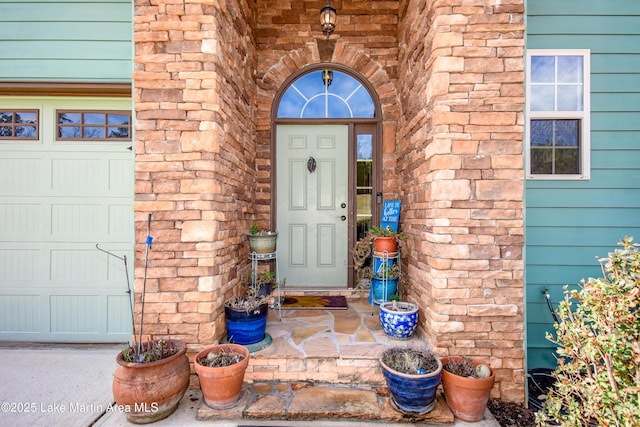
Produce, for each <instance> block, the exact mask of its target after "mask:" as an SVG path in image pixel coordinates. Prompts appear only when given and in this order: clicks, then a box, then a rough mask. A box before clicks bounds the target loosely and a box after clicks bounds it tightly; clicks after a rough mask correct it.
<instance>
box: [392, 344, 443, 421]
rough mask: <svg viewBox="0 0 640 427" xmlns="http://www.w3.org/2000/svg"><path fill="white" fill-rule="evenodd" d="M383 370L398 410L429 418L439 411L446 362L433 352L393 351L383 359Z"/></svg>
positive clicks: (393, 348) (403, 349) (423, 350)
mask: <svg viewBox="0 0 640 427" xmlns="http://www.w3.org/2000/svg"><path fill="white" fill-rule="evenodd" d="M380 367H381V368H382V374H383V375H384V378H385V381H386V383H387V387H388V388H389V394H390V395H391V403H392V404H393V406H394V407H395V408H396V409H398V410H399V411H401V412H405V413H408V414H426V413H427V412H429V411H431V410H432V409H433V408H434V407H435V404H436V391H437V389H438V384H440V379H441V376H442V362H441V361H440V359H439V358H438V357H437V356H436V355H435V354H433V352H431V351H430V350H427V349H417V348H405V347H390V348H388V349H386V350H385V351H384V352H383V353H382V354H381V355H380Z"/></svg>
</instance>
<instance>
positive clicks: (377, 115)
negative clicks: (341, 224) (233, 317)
mask: <svg viewBox="0 0 640 427" xmlns="http://www.w3.org/2000/svg"><path fill="white" fill-rule="evenodd" d="M326 68H331V69H333V70H336V71H341V72H343V73H345V74H349V75H350V76H351V77H353V78H354V79H356V80H358V82H360V83H361V84H362V86H363V87H365V88H366V90H367V91H368V92H369V95H371V99H372V100H373V104H374V108H375V112H374V117H373V118H355V119H351V118H349V119H337V118H333V119H332V118H329V119H294V118H286V119H282V118H278V117H277V115H278V107H279V105H280V100H281V98H282V96H283V94H284V93H285V91H286V90H287V89H288V88H289V86H290V85H291V84H292V83H293V82H294V81H295V80H296V79H297V78H298V77H300V76H301V75H303V74H306V73H309V72H312V71H315V70H321V69H326ZM285 124H295V125H309V126H313V125H340V124H344V125H348V139H349V147H348V150H347V152H348V157H349V160H348V161H349V173H348V178H347V183H348V184H347V185H348V186H349V189H348V197H349V206H350V207H351V208H352V209H350V211H349V225H348V237H347V245H348V247H347V249H348V253H351V250H352V249H353V246H354V245H355V243H356V232H357V221H356V215H357V209H356V205H355V201H356V198H355V196H356V195H355V184H356V183H355V179H356V170H355V169H356V147H355V135H356V133H355V128H356V126H357V125H359V124H369V125H374V126H375V130H374V144H373V172H372V174H373V178H374V179H373V183H372V186H373V194H372V207H371V215H372V223H373V224H377V218H379V217H380V210H381V204H378V203H376V202H375V197H376V196H375V195H376V193H378V192H380V193H382V191H383V189H382V174H383V169H382V155H383V148H382V147H383V144H382V135H383V133H382V107H381V104H380V99H379V97H378V93H377V92H376V90H375V89H374V87H373V86H372V85H371V83H369V81H368V80H367V79H366V78H364V76H362V75H361V74H360V73H358V72H356V71H354V70H352V69H351V68H349V67H346V66H344V65H341V64H335V63H331V62H321V63H317V64H313V65H309V66H307V67H304V68H301V69H299V70H297V71H296V72H294V73H293V74H291V75H290V76H289V77H288V78H287V79H286V80H285V81H284V82H283V83H282V85H281V86H280V87H279V88H278V90H277V92H276V95H275V97H274V99H273V104H272V106H271V120H270V129H269V133H270V139H271V141H270V153H271V155H270V163H271V171H272V173H271V174H270V175H271V179H270V181H271V182H270V186H271V203H270V206H269V208H270V209H269V210H270V212H271V214H270V223H271V224H273V225H275V224H277V197H278V194H277V188H278V187H277V181H276V174H275V173H273V171H275V169H276V167H277V159H276V157H277V153H276V151H277V150H276V146H277V139H276V138H277V127H278V125H285ZM347 269H348V272H347V278H348V279H347V280H348V283H347V288H353V287H354V286H355V271H354V266H353V259H352V257H348V260H347Z"/></svg>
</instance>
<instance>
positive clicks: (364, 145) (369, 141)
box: [356, 134, 373, 160]
mask: <svg viewBox="0 0 640 427" xmlns="http://www.w3.org/2000/svg"><path fill="white" fill-rule="evenodd" d="M356 152H357V156H358V160H371V159H373V135H366V134H360V135H358V138H357V150H356Z"/></svg>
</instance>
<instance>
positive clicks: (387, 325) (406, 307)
mask: <svg viewBox="0 0 640 427" xmlns="http://www.w3.org/2000/svg"><path fill="white" fill-rule="evenodd" d="M394 303H395V306H394ZM380 324H381V325H382V329H383V330H384V333H385V334H387V335H388V336H390V337H391V338H396V339H407V338H409V337H410V336H411V335H413V332H414V331H415V330H416V326H418V306H417V305H415V304H413V303H410V302H401V301H395V302H394V301H391V302H383V303H381V304H380Z"/></svg>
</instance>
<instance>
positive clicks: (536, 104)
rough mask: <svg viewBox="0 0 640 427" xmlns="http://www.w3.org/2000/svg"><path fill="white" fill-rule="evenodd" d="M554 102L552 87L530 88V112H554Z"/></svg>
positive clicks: (534, 86) (536, 86)
mask: <svg viewBox="0 0 640 427" xmlns="http://www.w3.org/2000/svg"><path fill="white" fill-rule="evenodd" d="M554 100H555V95H554V88H553V86H541V85H532V86H531V111H554V110H555V105H554V104H555V103H554Z"/></svg>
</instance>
